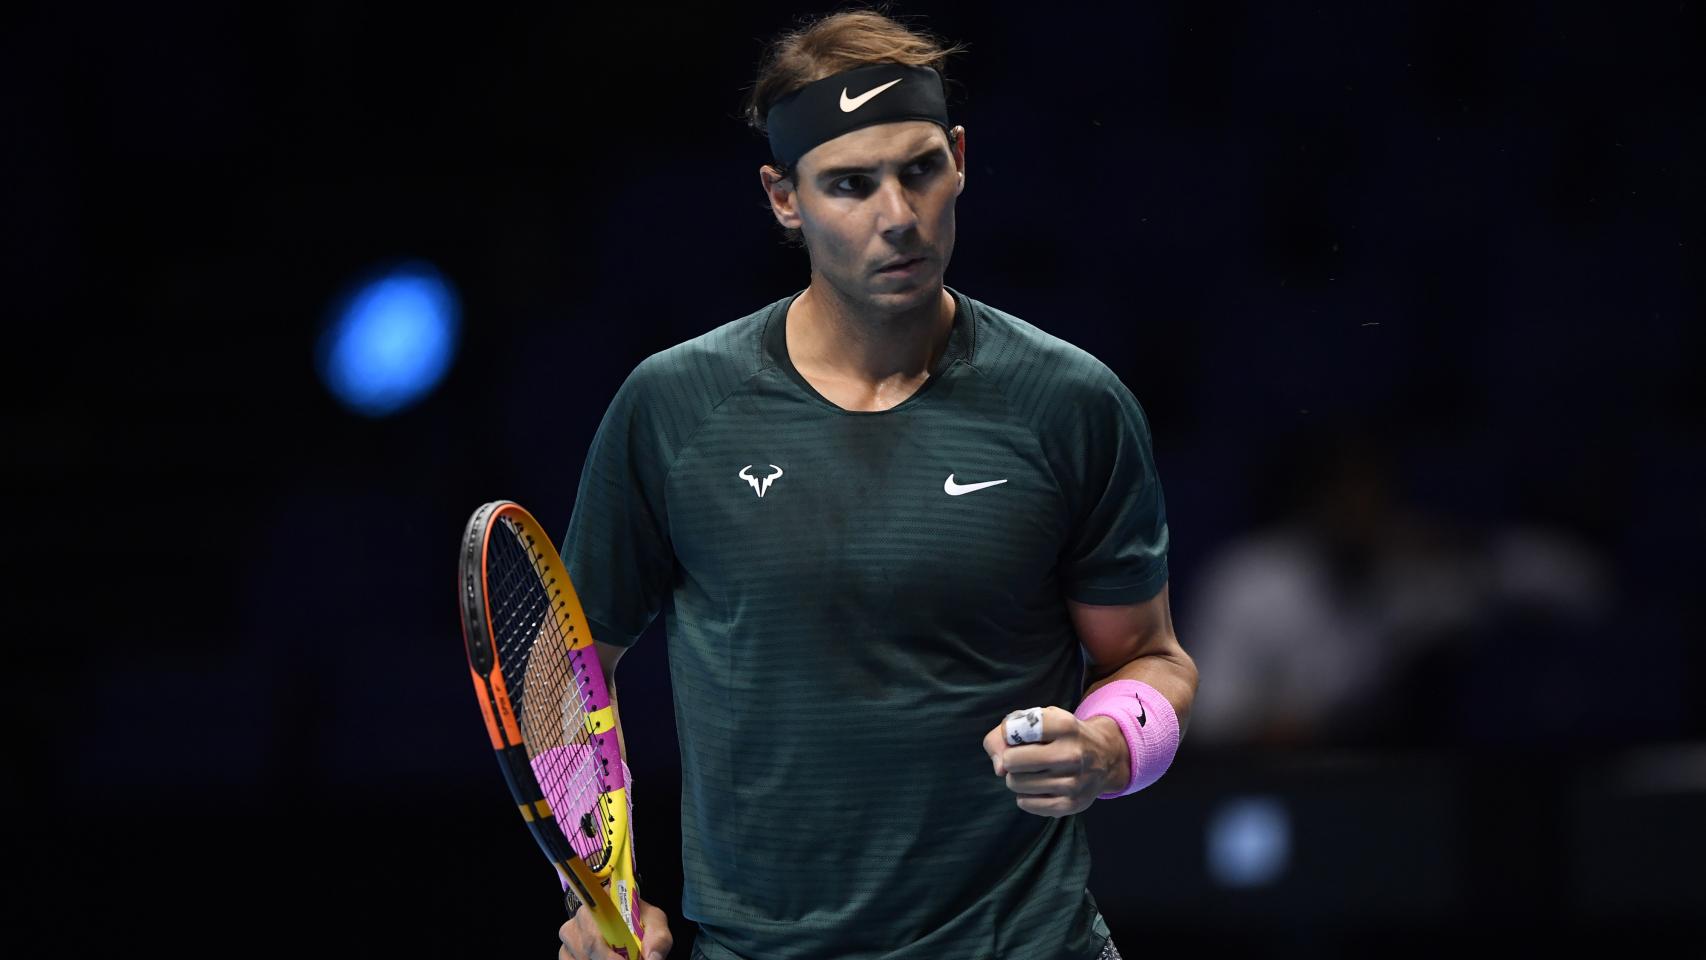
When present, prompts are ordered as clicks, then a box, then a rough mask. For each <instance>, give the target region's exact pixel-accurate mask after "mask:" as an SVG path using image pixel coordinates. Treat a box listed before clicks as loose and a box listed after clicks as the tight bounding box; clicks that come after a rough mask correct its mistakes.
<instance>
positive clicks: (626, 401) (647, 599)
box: [562, 363, 675, 647]
mask: <svg viewBox="0 0 1706 960" xmlns="http://www.w3.org/2000/svg"><path fill="white" fill-rule="evenodd" d="M651 369H652V365H651V364H649V363H642V364H640V366H639V367H637V368H636V369H635V370H634V372H633V373H632V374H630V375H629V377H628V379H627V381H626V382H625V383H623V384H622V387H621V389H620V390H618V391H617V392H616V398H615V399H614V400H612V401H611V403H610V408H609V409H608V410H606V411H605V413H604V419H603V421H602V422H600V423H599V425H598V432H597V433H596V434H595V435H594V436H593V438H592V447H591V448H590V449H589V450H588V451H587V457H586V465H585V466H584V467H583V468H582V469H581V479H580V488H579V491H578V492H577V493H576V495H575V508H574V513H573V515H572V516H571V517H570V518H569V531H568V534H567V535H566V536H565V537H564V539H563V550H562V555H563V563H564V564H565V565H566V566H567V567H568V570H569V579H570V580H572V581H573V582H574V585H575V592H576V594H578V595H579V597H580V601H581V607H582V608H583V609H585V611H586V616H587V620H588V621H590V625H591V627H592V634H593V638H594V639H596V640H599V641H601V642H603V643H608V644H613V645H615V646H619V647H627V646H632V645H633V643H634V641H635V640H637V639H639V636H640V634H642V633H644V632H645V630H646V627H648V626H650V625H651V622H652V620H653V619H655V618H656V617H657V614H658V611H659V610H660V609H662V607H663V604H664V601H665V599H666V598H667V596H668V593H669V589H670V584H671V582H672V580H673V577H674V569H675V553H674V550H673V548H672V547H671V545H670V542H669V520H668V515H667V513H666V511H665V504H664V480H665V479H666V478H667V476H668V474H669V466H670V455H669V451H668V450H667V449H666V444H665V442H664V439H663V437H662V435H661V431H660V430H659V429H658V420H659V416H658V410H657V403H658V402H659V400H658V396H657V393H656V389H657V388H656V386H655V384H653V383H652V380H653V379H654V378H653V376H652V375H651Z"/></svg>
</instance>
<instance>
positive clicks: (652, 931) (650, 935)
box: [640, 900, 675, 960]
mask: <svg viewBox="0 0 1706 960" xmlns="http://www.w3.org/2000/svg"><path fill="white" fill-rule="evenodd" d="M640 922H641V923H642V924H643V925H644V926H645V928H646V947H645V949H646V958H645V960H663V958H664V957H667V956H669V951H670V950H671V949H672V948H673V947H674V946H675V936H674V934H671V933H670V932H669V915H668V914H666V913H664V912H663V911H662V910H659V909H658V908H657V907H654V906H652V905H651V904H649V903H647V902H645V901H644V900H642V901H640Z"/></svg>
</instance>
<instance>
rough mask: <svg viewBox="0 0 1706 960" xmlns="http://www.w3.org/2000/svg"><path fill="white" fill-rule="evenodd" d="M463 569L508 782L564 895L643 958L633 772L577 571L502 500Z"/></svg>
mask: <svg viewBox="0 0 1706 960" xmlns="http://www.w3.org/2000/svg"><path fill="white" fill-rule="evenodd" d="M457 574H458V587H459V589H460V593H461V598H460V599H461V607H462V637H463V640H464V641H465V642H466V644H467V647H468V666H469V670H470V672H471V673H472V675H473V678H474V690H475V693H476V694H477V695H478V696H479V700H480V712H481V714H483V715H484V716H485V719H486V732H487V733H489V734H490V735H491V740H492V749H494V750H496V751H497V756H498V767H499V769H501V770H502V771H503V776H504V782H506V783H508V784H509V789H510V793H511V794H513V795H514V797H515V802H516V804H517V805H518V806H520V808H521V817H522V819H523V820H525V821H526V822H527V827H528V829H529V830H530V831H532V833H533V838H534V839H535V840H536V841H538V843H539V847H540V849H542V850H544V851H545V856H546V857H548V858H550V860H551V863H552V865H553V866H555V867H556V868H557V873H558V876H559V879H561V881H562V884H563V889H564V891H565V894H567V893H568V891H569V889H570V888H571V887H572V888H573V891H574V893H573V896H574V897H576V898H578V899H579V901H580V902H581V903H584V904H585V905H586V908H587V909H589V910H591V911H592V916H593V918H594V919H595V920H596V921H597V923H598V931H599V933H600V935H602V936H603V937H604V940H605V942H606V943H607V944H609V945H610V947H611V948H612V949H613V950H614V951H615V952H616V953H617V954H618V955H619V956H624V957H629V958H632V960H638V958H639V957H640V956H641V953H640V944H641V942H642V941H643V940H644V939H645V931H644V929H642V927H641V925H640V922H639V899H640V890H639V883H638V874H637V872H636V871H635V869H634V846H633V839H632V836H631V834H630V833H629V806H628V784H627V776H626V772H625V771H624V769H623V767H622V754H621V749H620V746H619V742H618V740H617V731H616V717H615V711H614V709H613V708H612V707H611V704H610V694H609V691H608V690H607V689H606V688H605V685H604V670H603V668H602V667H601V666H600V664H599V659H598V651H597V650H596V649H595V648H594V647H593V639H592V631H591V630H590V629H588V627H587V622H586V614H585V613H584V612H582V610H581V603H580V598H579V597H577V596H576V595H575V588H574V585H573V584H571V583H570V582H569V574H568V571H567V570H566V569H565V568H564V567H563V561H562V559H561V558H560V557H558V556H557V551H556V549H555V548H553V547H552V546H551V540H550V538H549V537H547V536H546V535H545V531H544V529H543V528H541V527H540V526H539V522H538V521H537V520H535V519H533V515H532V514H530V513H528V512H527V511H526V510H524V509H522V508H521V507H520V506H519V505H517V504H515V503H512V502H510V501H508V500H497V501H494V502H492V503H488V504H486V505H484V506H482V507H480V509H478V510H476V511H474V515H473V516H472V517H470V518H469V520H468V528H467V530H466V531H465V532H464V534H463V537H462V557H461V563H460V564H459V567H458V571H457ZM570 906H571V911H572V909H573V905H572V904H571V905H570Z"/></svg>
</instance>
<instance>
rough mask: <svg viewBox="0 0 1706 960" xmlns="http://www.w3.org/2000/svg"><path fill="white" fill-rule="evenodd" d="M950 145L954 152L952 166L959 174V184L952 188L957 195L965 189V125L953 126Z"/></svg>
mask: <svg viewBox="0 0 1706 960" xmlns="http://www.w3.org/2000/svg"><path fill="white" fill-rule="evenodd" d="M950 146H951V147H952V148H953V152H954V166H955V168H957V169H958V171H959V175H960V183H959V186H957V187H955V188H954V196H956V197H957V196H959V195H960V194H961V193H964V192H965V189H966V128H965V127H963V126H961V127H955V128H954V133H953V143H952V144H950Z"/></svg>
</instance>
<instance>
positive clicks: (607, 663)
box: [557, 641, 675, 960]
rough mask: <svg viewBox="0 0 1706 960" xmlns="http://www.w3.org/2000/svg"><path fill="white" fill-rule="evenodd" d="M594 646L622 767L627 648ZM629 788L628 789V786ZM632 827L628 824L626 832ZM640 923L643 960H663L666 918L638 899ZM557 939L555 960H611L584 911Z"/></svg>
mask: <svg viewBox="0 0 1706 960" xmlns="http://www.w3.org/2000/svg"><path fill="white" fill-rule="evenodd" d="M594 644H595V646H596V649H597V650H598V663H599V666H601V667H603V668H604V689H605V690H607V691H609V693H610V712H611V713H613V714H615V716H616V743H617V745H618V746H619V747H620V748H621V750H622V762H623V763H624V764H626V763H627V762H628V744H627V742H626V741H624V740H623V739H622V708H621V706H620V705H619V704H618V703H617V699H616V663H617V661H619V660H621V659H622V654H624V653H626V652H628V648H627V647H618V646H615V645H614V644H609V643H603V642H601V641H594ZM629 789H632V785H631V784H630V787H629ZM631 820H632V818H630V821H631ZM632 826H633V825H632V822H630V824H629V827H630V829H632ZM640 922H641V924H642V925H643V926H644V927H645V928H646V956H645V960H663V958H664V957H667V956H668V955H669V950H670V947H672V946H674V945H675V937H674V936H672V935H671V934H670V932H669V917H668V916H666V915H665V914H664V912H663V911H662V910H659V909H658V908H657V907H654V906H652V905H651V904H649V903H647V902H646V901H645V899H644V898H642V899H641V900H640ZM557 940H558V941H559V942H560V943H561V946H559V947H558V948H557V958H558V960H606V958H611V960H613V958H612V955H611V954H610V952H609V950H608V949H607V948H606V947H605V944H604V939H603V938H602V937H600V936H599V935H598V924H597V923H595V922H594V921H593V919H592V915H591V914H590V913H588V912H587V911H584V910H576V911H575V914H574V916H572V917H570V918H569V919H568V920H567V921H565V922H564V923H563V925H562V926H560V927H558V928H557Z"/></svg>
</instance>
